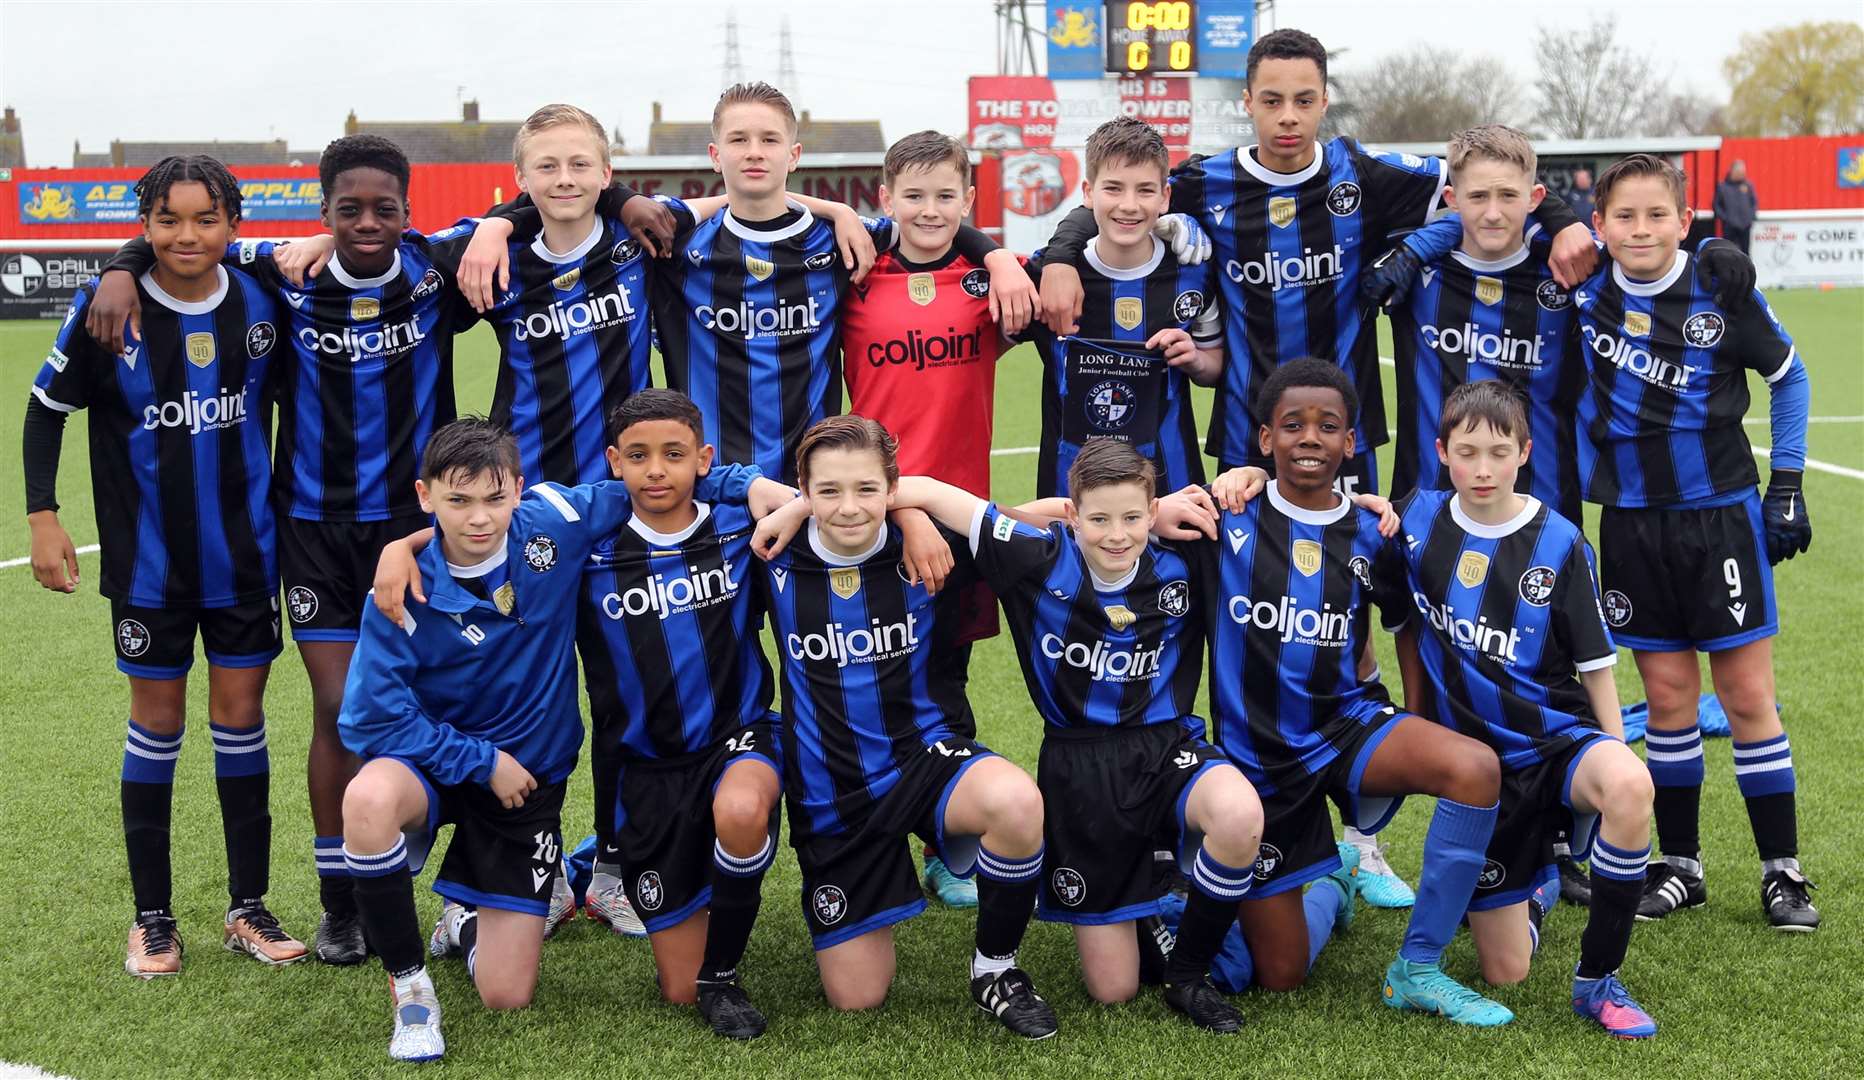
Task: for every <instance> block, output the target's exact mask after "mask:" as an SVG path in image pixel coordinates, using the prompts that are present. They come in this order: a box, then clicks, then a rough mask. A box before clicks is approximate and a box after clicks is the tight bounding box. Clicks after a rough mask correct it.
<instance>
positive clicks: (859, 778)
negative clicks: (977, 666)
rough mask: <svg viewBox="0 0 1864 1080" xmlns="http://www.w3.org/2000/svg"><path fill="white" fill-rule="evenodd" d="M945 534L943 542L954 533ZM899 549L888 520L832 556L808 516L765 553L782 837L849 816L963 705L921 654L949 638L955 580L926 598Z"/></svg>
mask: <svg viewBox="0 0 1864 1080" xmlns="http://www.w3.org/2000/svg"><path fill="white" fill-rule="evenodd" d="M948 539H949V541H950V542H951V545H952V549H953V550H954V551H957V550H958V549H959V548H960V547H961V546H962V544H963V541H962V540H960V539H959V538H957V537H955V536H954V537H949V538H948ZM900 560H901V548H900V532H899V530H898V529H897V528H895V527H894V526H892V525H891V524H889V525H888V526H887V527H886V528H885V529H884V530H883V531H882V532H881V534H880V535H879V536H877V537H875V540H874V546H873V547H872V548H871V549H870V550H869V551H867V552H866V553H865V554H863V555H859V556H854V557H844V556H839V555H836V554H834V553H833V552H831V551H829V550H828V549H827V548H826V547H824V546H823V545H822V542H821V539H820V537H819V536H818V533H817V530H816V523H815V520H814V519H813V518H812V519H810V521H809V523H808V526H807V528H806V529H805V531H804V532H803V533H801V534H799V535H798V536H797V537H796V539H795V541H794V542H792V543H791V544H790V546H789V547H788V548H787V549H785V550H784V552H783V553H782V554H780V555H778V556H777V557H776V558H774V559H772V560H771V561H770V562H768V563H766V564H765V567H764V579H763V588H764V602H765V604H766V606H767V607H768V609H769V611H770V615H771V623H772V629H773V631H774V636H775V638H776V648H777V652H778V655H779V661H778V662H779V664H780V666H781V670H782V672H783V771H784V778H783V790H784V792H785V795H786V797H787V798H788V800H789V805H790V835H791V841H792V843H796V844H800V843H802V842H803V841H805V840H807V839H809V838H810V837H813V836H816V835H826V834H831V833H838V832H841V831H842V830H843V829H845V828H846V827H847V825H846V822H848V821H851V820H852V821H859V820H860V819H861V818H862V816H863V815H864V814H865V813H866V812H867V810H868V808H869V807H871V806H872V805H873V804H874V803H875V802H877V801H879V800H880V798H881V797H882V796H884V795H885V794H886V793H887V792H888V791H890V790H892V788H893V785H894V784H896V783H898V782H899V778H900V766H901V764H902V763H903V762H905V761H907V760H909V759H910V758H912V757H914V756H916V755H920V754H924V753H925V752H926V748H927V747H929V746H934V745H935V744H937V743H939V742H941V741H942V740H945V739H950V738H953V737H955V736H956V735H957V734H958V732H957V731H956V730H955V729H954V724H956V723H958V722H959V718H961V717H965V716H967V715H968V706H967V705H966V703H965V700H964V688H963V687H962V686H959V685H952V684H950V683H949V682H948V681H946V680H942V679H939V678H937V677H936V676H934V675H933V673H932V657H933V656H934V655H935V654H936V653H939V652H942V651H945V650H949V649H952V648H955V647H956V646H957V642H958V633H959V631H960V630H961V629H962V627H961V626H960V625H959V601H960V599H961V594H962V593H963V591H964V590H963V589H962V588H958V587H955V586H956V584H957V583H956V582H954V581H951V580H948V581H947V582H946V586H945V588H944V589H943V590H941V591H940V592H939V594H938V595H937V596H936V597H934V596H932V595H930V594H929V593H927V592H926V589H925V586H924V585H923V584H919V585H913V584H909V583H908V582H907V580H906V571H905V568H904V567H903V566H902V565H901V562H900ZM960 567H961V570H962V568H963V563H962V561H961V563H960ZM965 752H967V753H968V752H969V751H968V750H967V751H965Z"/></svg>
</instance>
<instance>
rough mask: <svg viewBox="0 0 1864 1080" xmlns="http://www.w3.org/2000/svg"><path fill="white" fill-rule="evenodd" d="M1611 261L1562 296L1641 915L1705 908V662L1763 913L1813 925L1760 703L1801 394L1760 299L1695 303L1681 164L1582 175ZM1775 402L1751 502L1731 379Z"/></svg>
mask: <svg viewBox="0 0 1864 1080" xmlns="http://www.w3.org/2000/svg"><path fill="white" fill-rule="evenodd" d="M1597 192H1598V194H1597V200H1598V210H1597V212H1596V221H1597V224H1598V229H1599V233H1600V235H1601V236H1603V237H1604V240H1605V246H1606V248H1607V250H1608V251H1610V253H1611V256H1612V266H1611V267H1610V268H1609V269H1608V270H1606V271H1603V272H1601V273H1599V274H1598V275H1595V276H1594V277H1593V278H1592V279H1591V280H1589V281H1587V282H1586V283H1585V284H1584V285H1583V286H1581V287H1580V288H1578V289H1577V290H1575V291H1574V293H1573V300H1574V306H1575V308H1576V310H1577V311H1578V315H1579V329H1580V334H1581V337H1582V339H1583V340H1582V341H1581V343H1580V346H1579V347H1580V350H1581V354H1582V355H1583V356H1584V358H1585V364H1586V369H1587V372H1588V384H1587V387H1586V389H1585V392H1584V393H1583V394H1582V395H1581V397H1580V400H1579V423H1580V424H1581V426H1582V427H1583V428H1584V430H1585V435H1586V437H1585V438H1584V439H1582V440H1581V441H1580V444H1579V471H1580V480H1581V482H1582V483H1583V484H1584V485H1585V490H1586V498H1587V499H1588V500H1590V501H1592V502H1596V503H1599V504H1600V505H1601V506H1603V507H1604V510H1603V511H1602V512H1601V514H1600V516H1599V576H1600V584H1601V585H1602V587H1603V588H1604V590H1605V592H1604V610H1605V618H1606V621H1607V622H1608V623H1610V625H1611V629H1612V634H1613V636H1614V637H1615V638H1616V639H1617V640H1618V641H1619V642H1620V643H1621V644H1625V645H1629V646H1630V647H1631V650H1632V656H1633V657H1634V658H1635V659H1636V661H1637V667H1638V674H1639V675H1640V676H1641V677H1642V678H1643V681H1644V689H1645V693H1646V695H1647V696H1648V698H1649V701H1650V725H1649V729H1648V733H1647V735H1646V739H1645V748H1646V760H1648V762H1649V763H1650V773H1651V778H1652V779H1653V780H1654V781H1655V783H1656V787H1657V794H1656V818H1657V841H1658V843H1659V845H1661V846H1662V848H1663V861H1662V862H1660V863H1658V864H1656V865H1655V866H1653V867H1651V869H1650V873H1649V875H1648V877H1647V878H1646V881H1645V887H1644V898H1643V901H1642V903H1641V904H1640V906H1639V908H1638V917H1639V918H1643V919H1660V918H1663V917H1665V916H1667V915H1669V914H1670V913H1671V912H1673V911H1675V910H1677V909H1678V908H1681V907H1695V906H1697V905H1700V904H1702V903H1704V902H1705V901H1706V900H1707V895H1708V894H1707V892H1706V890H1705V887H1704V884H1703V872H1702V856H1701V845H1700V842H1699V840H1698V833H1697V824H1698V818H1699V814H1700V807H1701V797H1702V779H1703V764H1702V736H1701V732H1700V730H1699V729H1698V727H1697V724H1696V702H1697V695H1698V694H1699V692H1700V690H1701V680H1702V675H1701V669H1700V667H1699V666H1698V663H1699V661H1698V660H1697V656H1696V654H1697V653H1698V652H1706V653H1708V654H1709V671H1710V674H1711V676H1712V677H1713V679H1714V682H1715V692H1716V695H1717V696H1718V697H1719V698H1720V699H1721V702H1722V707H1723V708H1724V709H1725V710H1726V711H1727V713H1728V720H1729V724H1730V726H1731V727H1732V728H1733V729H1734V759H1735V781H1736V783H1737V784H1738V785H1739V786H1740V789H1741V795H1742V798H1743V799H1744V800H1745V801H1746V803H1747V809H1748V820H1749V822H1750V823H1751V825H1752V827H1753V830H1754V842H1755V845H1756V846H1757V847H1758V848H1759V853H1760V860H1761V867H1760V869H1761V908H1762V911H1763V912H1764V914H1765V915H1766V918H1767V922H1768V923H1769V925H1771V926H1773V927H1774V928H1775V929H1778V930H1788V931H1801V932H1806V931H1811V930H1815V929H1817V928H1818V925H1819V912H1818V909H1817V908H1815V907H1813V905H1812V900H1811V896H1810V889H1811V887H1812V884H1811V882H1809V881H1807V880H1806V877H1805V875H1804V874H1802V873H1801V872H1800V868H1799V859H1798V852H1799V835H1798V820H1797V812H1796V808H1795V804H1794V791H1795V786H1796V785H1795V780H1794V774H1793V756H1792V750H1791V748H1790V747H1789V745H1788V743H1787V738H1786V732H1785V730H1784V729H1783V728H1782V727H1781V725H1780V716H1779V712H1778V710H1777V707H1776V705H1775V689H1774V676H1773V644H1772V638H1773V636H1774V635H1775V634H1776V633H1778V632H1779V616H1778V614H1777V612H1776V610H1775V607H1774V591H1773V570H1772V565H1773V564H1774V563H1777V562H1779V561H1780V560H1782V559H1788V558H1791V557H1792V556H1794V555H1795V554H1797V553H1799V552H1801V551H1804V550H1805V549H1806V548H1807V546H1808V545H1810V544H1811V542H1812V524H1811V521H1810V519H1809V516H1808V514H1807V511H1806V503H1805V494H1804V492H1803V490H1802V484H1801V479H1802V476H1803V472H1804V469H1805V460H1806V422H1807V421H1806V417H1807V413H1808V411H1809V409H1810V404H1811V388H1810V383H1809V381H1808V379H1807V376H1806V368H1805V365H1804V364H1802V363H1801V362H1800V360H1799V356H1798V353H1797V352H1796V351H1795V350H1794V347H1793V339H1792V338H1791V337H1789V336H1788V335H1787V333H1786V330H1785V329H1784V328H1783V327H1782V326H1781V325H1780V323H1779V320H1778V319H1776V318H1775V317H1774V314H1773V310H1772V309H1771V308H1770V307H1768V305H1767V301H1766V299H1765V298H1764V297H1762V296H1761V294H1760V293H1759V292H1758V291H1751V292H1749V293H1748V294H1746V295H1745V296H1742V297H1740V298H1737V299H1735V302H1732V303H1722V302H1720V301H1718V300H1716V299H1715V298H1714V296H1712V295H1710V294H1709V293H1708V291H1707V289H1706V288H1704V287H1703V285H1702V283H1701V282H1700V281H1699V280H1698V275H1697V274H1695V273H1693V272H1692V270H1693V266H1694V262H1695V260H1694V259H1692V257H1691V256H1690V255H1688V254H1687V253H1684V252H1682V251H1680V250H1679V245H1680V243H1681V241H1682V238H1683V236H1684V235H1685V234H1686V233H1687V232H1688V230H1689V223H1690V220H1691V211H1690V209H1689V207H1688V204H1687V202H1686V200H1685V194H1684V192H1685V188H1684V179H1683V174H1682V173H1681V172H1680V171H1679V170H1678V169H1677V168H1676V167H1675V166H1673V165H1671V164H1669V163H1668V162H1666V161H1664V160H1663V159H1661V158H1658V157H1653V156H1651V155H1648V154H1633V155H1631V156H1629V157H1626V158H1625V159H1623V160H1622V161H1620V162H1618V163H1617V164H1615V165H1613V166H1612V167H1611V168H1610V169H1607V170H1606V171H1605V173H1604V174H1603V175H1601V176H1600V177H1599V182H1598V186H1597ZM1750 370H1752V371H1755V372H1757V373H1759V374H1760V376H1761V377H1762V378H1763V379H1764V380H1766V383H1767V387H1768V391H1769V394H1770V397H1771V405H1770V419H1771V425H1772V431H1773V444H1772V447H1771V449H1770V450H1769V451H1768V453H1769V460H1770V462H1771V464H1772V468H1773V473H1772V477H1771V478H1770V480H1769V481H1768V485H1767V494H1766V496H1765V498H1763V497H1762V496H1761V493H1760V491H1759V490H1758V488H1757V482H1758V480H1759V475H1758V473H1757V472H1756V470H1755V467H1754V458H1753V453H1752V451H1751V448H1750V447H1749V445H1748V439H1747V435H1746V433H1745V432H1744V431H1743V429H1742V426H1741V424H1742V417H1743V416H1744V415H1745V414H1746V412H1747V408H1748V388H1747V372H1748V371H1750Z"/></svg>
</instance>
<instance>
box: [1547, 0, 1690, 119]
mask: <svg viewBox="0 0 1864 1080" xmlns="http://www.w3.org/2000/svg"><path fill="white" fill-rule="evenodd" d="M1616 36H1617V21H1616V20H1614V19H1610V18H1606V19H1594V20H1593V21H1592V23H1591V25H1589V26H1588V27H1586V28H1585V29H1584V30H1580V31H1576V32H1575V31H1563V30H1559V29H1555V28H1553V27H1547V26H1543V27H1541V28H1540V30H1539V32H1538V33H1537V34H1536V38H1537V51H1538V53H1539V56H1540V74H1539V75H1538V77H1536V78H1535V80H1534V89H1535V91H1536V94H1537V96H1538V98H1539V101H1538V105H1539V110H1540V112H1539V121H1540V126H1541V127H1542V128H1544V129H1546V131H1547V134H1548V135H1550V136H1552V137H1553V138H1556V139H1609V138H1615V137H1619V136H1624V135H1641V134H1647V133H1648V132H1647V131H1646V130H1645V129H1646V127H1647V126H1648V125H1649V123H1650V122H1651V121H1650V114H1651V112H1652V107H1653V105H1654V104H1655V103H1658V102H1664V101H1668V100H1669V97H1670V80H1669V76H1668V75H1666V74H1662V73H1659V72H1656V71H1654V70H1653V67H1652V59H1651V57H1649V56H1645V55H1641V54H1639V53H1635V52H1633V51H1631V50H1630V49H1627V48H1622V47H1620V46H1619V45H1618V44H1617V42H1616Z"/></svg>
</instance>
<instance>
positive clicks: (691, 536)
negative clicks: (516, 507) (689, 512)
mask: <svg viewBox="0 0 1864 1080" xmlns="http://www.w3.org/2000/svg"><path fill="white" fill-rule="evenodd" d="M698 512H699V516H698V518H697V519H696V520H694V521H693V523H692V524H691V525H690V526H688V527H687V528H685V529H683V530H681V531H680V532H679V533H676V534H667V533H660V532H656V531H654V530H653V529H651V528H649V527H648V526H647V525H646V524H644V523H643V522H642V521H641V520H640V519H639V518H630V519H629V521H628V523H627V524H626V525H625V526H623V527H622V528H621V529H619V530H617V531H616V532H615V533H614V534H613V535H611V536H609V537H607V538H606V539H604V540H602V541H600V542H599V543H597V544H596V546H595V550H594V551H593V552H591V553H590V556H589V561H588V564H587V565H586V566H584V568H583V595H582V605H581V608H580V610H579V612H578V617H577V645H578V652H579V653H580V654H581V655H582V660H583V677H584V679H585V680H586V681H587V683H588V689H589V707H590V709H591V711H592V712H593V713H595V714H596V715H598V716H610V717H616V718H619V719H620V720H621V722H622V723H621V729H622V735H621V748H622V753H623V754H625V755H627V756H629V757H634V758H650V759H657V758H667V757H678V756H680V755H682V754H690V753H697V752H699V751H702V750H705V749H707V748H708V747H711V746H714V745H716V744H717V742H718V741H719V740H720V739H723V738H725V737H727V736H728V735H730V734H731V733H732V732H733V731H736V730H737V729H738V728H741V727H743V726H744V725H745V724H748V723H753V722H755V721H759V720H762V719H764V718H765V716H766V715H767V714H768V713H769V711H770V701H771V693H772V690H771V682H772V680H771V675H770V665H769V662H768V661H766V660H765V659H764V650H763V646H762V644H761V643H760V642H759V640H758V633H757V631H758V628H759V627H760V626H761V625H762V623H763V616H762V614H761V613H760V611H759V609H757V608H756V607H755V606H754V604H753V594H754V593H755V591H756V590H755V588H754V584H753V582H752V581H751V580H747V575H749V574H752V573H754V571H753V569H752V565H753V562H754V561H755V556H753V555H752V554H751V532H752V528H753V524H754V523H753V522H752V520H751V516H750V514H749V513H748V512H747V511H746V510H745V509H744V508H743V507H739V506H729V505H724V504H719V505H716V506H715V505H712V504H709V503H700V504H699V511H698Z"/></svg>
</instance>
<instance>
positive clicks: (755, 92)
mask: <svg viewBox="0 0 1864 1080" xmlns="http://www.w3.org/2000/svg"><path fill="white" fill-rule="evenodd" d="M733 105H768V106H770V107H771V108H773V109H775V110H777V111H778V112H780V113H782V114H783V122H784V123H786V124H788V125H789V127H790V136H791V137H792V138H794V137H795V135H796V108H795V106H793V105H791V104H790V99H789V98H787V97H785V96H784V94H783V91H781V90H779V89H777V88H776V87H774V86H772V85H770V84H769V83H767V82H748V83H733V84H731V85H730V86H728V87H726V88H725V92H724V93H722V94H720V95H719V96H718V104H717V105H714V106H712V136H713V137H714V138H717V137H718V123H719V121H720V120H722V119H724V116H725V110H726V109H729V108H731V107H732V106H733Z"/></svg>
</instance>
